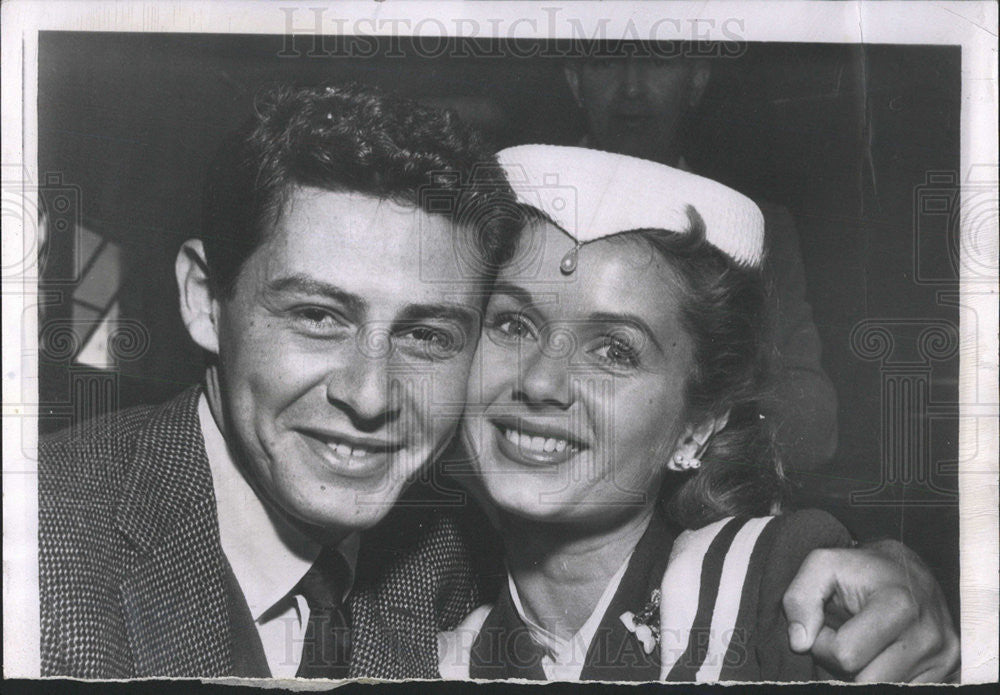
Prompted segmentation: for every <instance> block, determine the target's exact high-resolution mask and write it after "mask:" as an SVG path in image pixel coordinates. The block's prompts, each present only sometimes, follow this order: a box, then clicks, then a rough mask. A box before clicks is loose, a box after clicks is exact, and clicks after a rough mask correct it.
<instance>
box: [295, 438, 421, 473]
mask: <svg viewBox="0 0 1000 695" xmlns="http://www.w3.org/2000/svg"><path fill="white" fill-rule="evenodd" d="M301 433H302V434H303V435H304V436H305V438H306V440H307V441H308V442H309V445H310V447H312V449H313V450H314V451H316V453H318V454H319V455H320V457H321V458H322V459H323V460H324V461H325V462H326V463H327V464H328V465H329V466H330V467H331V468H332V469H333V470H334V471H335V472H337V473H340V474H345V475H351V476H359V477H361V476H367V475H371V474H374V473H376V472H377V471H379V470H380V469H381V468H383V467H384V466H385V465H386V464H387V463H388V461H389V459H390V458H391V455H392V454H394V453H396V452H398V451H400V450H402V449H403V448H404V445H403V444H402V443H398V442H388V441H385V440H382V439H377V438H371V437H352V436H348V435H344V434H341V433H338V432H330V431H325V430H324V431H318V430H302V431H301Z"/></svg>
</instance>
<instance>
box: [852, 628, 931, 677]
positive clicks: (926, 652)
mask: <svg viewBox="0 0 1000 695" xmlns="http://www.w3.org/2000/svg"><path fill="white" fill-rule="evenodd" d="M945 651H947V649H946V644H945V639H944V635H943V634H942V632H941V631H940V629H939V628H938V625H936V624H934V623H933V622H932V621H930V620H921V621H919V622H917V623H916V624H915V625H913V626H912V627H911V628H910V629H908V630H906V631H905V632H904V633H903V634H902V635H901V636H900V638H899V639H897V640H896V641H894V642H893V643H892V644H891V645H889V647H887V648H886V649H885V650H884V651H883V652H882V653H881V654H879V655H878V656H876V657H875V658H874V659H872V661H871V663H869V664H868V665H867V666H865V667H864V668H863V669H861V671H860V672H859V673H858V675H857V676H856V677H855V681H857V682H859V683H873V682H903V681H910V680H913V679H915V678H918V677H921V676H922V677H924V678H942V679H943V678H944V677H945V676H946V675H947V674H948V672H949V670H950V669H948V668H947V667H946V664H945V661H946V660H947V659H945V658H942V656H944V652H945ZM928 667H930V668H928Z"/></svg>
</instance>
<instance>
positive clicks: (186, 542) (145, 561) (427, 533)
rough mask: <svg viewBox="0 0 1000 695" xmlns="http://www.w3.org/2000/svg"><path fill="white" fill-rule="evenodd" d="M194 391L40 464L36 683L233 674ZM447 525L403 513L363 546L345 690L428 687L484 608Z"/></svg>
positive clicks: (438, 518)
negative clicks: (369, 682)
mask: <svg viewBox="0 0 1000 695" xmlns="http://www.w3.org/2000/svg"><path fill="white" fill-rule="evenodd" d="M199 393H200V391H199V389H197V388H192V389H189V390H187V391H185V392H184V393H182V394H181V395H180V396H178V397H177V398H175V399H174V400H172V401H170V402H168V403H166V404H164V405H162V406H158V407H148V406H146V407H139V408H132V409H129V410H125V411H122V412H120V413H117V414H115V415H112V416H108V417H105V418H102V419H100V420H97V421H94V422H92V423H88V424H85V425H83V426H81V427H79V428H76V429H75V430H70V431H66V432H62V433H60V434H58V435H55V436H54V437H52V438H49V439H48V440H46V441H43V443H42V446H41V447H40V452H39V484H38V488H39V587H40V598H41V623H42V624H41V658H42V674H43V675H46V676H72V677H81V678H99V679H110V678H133V677H148V676H165V677H166V676H170V677H224V676H229V675H234V674H233V668H234V666H233V664H234V660H233V654H232V647H231V634H230V632H231V627H230V623H229V619H228V612H227V602H226V593H225V584H224V582H225V574H224V573H225V558H224V555H223V552H222V546H221V543H220V540H219V528H218V521H217V517H216V504H215V497H214V492H213V487H212V477H211V471H210V469H209V465H208V457H207V455H206V453H205V447H204V440H203V437H202V433H201V428H200V426H199V423H198V415H197V402H198V396H199ZM464 547H465V541H463V540H462V539H461V537H460V532H459V530H458V527H457V526H456V524H455V523H454V521H453V520H451V519H450V518H449V517H447V516H445V515H442V514H439V513H437V512H436V511H435V510H433V509H428V510H426V511H421V509H419V508H414V507H402V506H401V507H400V508H398V509H397V510H396V511H394V512H393V513H392V514H390V515H389V516H388V517H387V518H386V519H385V520H384V521H383V522H382V523H380V524H379V525H378V526H376V527H375V528H374V529H372V530H371V531H369V532H366V533H365V534H364V535H363V537H362V543H361V550H360V553H359V559H358V567H357V572H356V578H355V585H354V589H353V590H352V593H351V596H350V599H349V603H350V610H351V615H352V622H353V629H352V632H353V635H352V637H353V650H352V658H351V667H350V675H351V677H373V678H408V677H426V678H433V677H436V676H437V660H436V644H437V643H436V633H437V631H438V630H441V629H446V628H449V627H453V626H454V625H455V624H457V623H458V621H459V620H460V619H461V618H462V617H463V616H464V615H465V614H467V613H468V611H470V610H471V609H472V608H473V607H474V606H475V605H476V602H477V601H478V598H479V597H478V596H477V595H476V590H475V585H474V582H473V571H472V569H471V568H470V566H469V565H468V559H467V557H466V555H465V554H464V553H463V548H464Z"/></svg>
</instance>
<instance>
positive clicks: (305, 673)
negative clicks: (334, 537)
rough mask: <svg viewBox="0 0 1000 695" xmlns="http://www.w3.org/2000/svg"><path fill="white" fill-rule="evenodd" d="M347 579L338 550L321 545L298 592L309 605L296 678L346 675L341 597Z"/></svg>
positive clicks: (347, 632)
mask: <svg viewBox="0 0 1000 695" xmlns="http://www.w3.org/2000/svg"><path fill="white" fill-rule="evenodd" d="M347 579H348V568H347V563H346V562H345V561H344V559H343V557H341V555H340V553H338V552H337V551H336V550H333V549H332V548H324V549H323V551H322V552H320V554H319V557H318V558H316V562H315V563H313V566H312V567H311V568H309V571H308V572H306V574H305V576H304V577H302V581H300V582H299V585H298V591H297V592H296V593H300V594H302V596H303V597H304V598H305V599H306V603H308V604H309V623H308V624H307V625H306V634H305V639H304V640H303V643H302V660H301V661H300V662H299V670H298V671H297V672H296V673H295V675H296V676H297V677H298V678H347V671H348V666H349V665H350V658H351V620H350V616H349V615H348V614H347V608H346V606H344V602H343V600H342V598H341V597H342V596H343V594H344V589H345V587H346V583H347Z"/></svg>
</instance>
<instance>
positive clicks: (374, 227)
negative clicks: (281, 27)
mask: <svg viewBox="0 0 1000 695" xmlns="http://www.w3.org/2000/svg"><path fill="white" fill-rule="evenodd" d="M454 256H455V254H454V253H453V252H452V229H451V223H450V222H449V221H448V220H446V219H445V218H443V217H440V216H436V215H428V214H427V213H425V212H423V211H421V210H419V209H415V208H412V207H408V206H400V205H397V204H394V203H391V202H388V201H384V200H379V199H376V198H372V197H368V196H363V195H359V194H354V193H346V192H337V193H334V192H329V191H325V190H319V189H312V188H298V189H295V191H294V192H293V194H292V196H291V197H290V199H289V201H288V203H287V204H286V206H285V208H284V212H283V214H282V216H281V219H280V220H279V221H278V224H277V226H276V229H275V230H274V232H273V233H272V235H271V236H270V237H269V238H268V240H266V241H265V243H264V244H263V245H262V246H261V247H260V248H258V249H257V250H256V251H255V252H254V253H253V255H252V256H251V257H250V258H249V259H248V260H247V262H246V264H245V266H244V268H243V269H242V271H241V273H240V276H239V278H238V280H237V282H236V286H235V290H234V292H233V295H232V297H231V298H229V299H223V300H221V301H218V302H217V303H216V304H215V314H216V319H215V322H216V331H217V335H218V345H219V377H220V386H221V388H220V392H221V394H222V395H221V399H220V400H221V401H222V404H221V405H222V410H223V412H224V414H225V418H224V419H225V427H224V430H225V433H226V437H227V441H228V442H229V444H230V446H231V447H233V449H234V450H235V451H236V452H237V455H238V458H239V460H240V461H241V462H242V463H243V466H244V470H245V471H246V473H247V475H248V478H249V479H250V482H251V484H252V485H253V486H254V488H255V489H256V490H257V492H258V494H260V495H261V496H262V497H264V498H265V499H267V500H269V501H270V502H272V503H273V504H274V505H276V506H277V507H278V508H280V509H282V510H284V512H285V513H287V514H288V515H290V516H292V517H294V518H296V519H298V520H299V521H300V522H305V523H306V524H309V525H312V526H314V527H317V528H322V529H329V530H353V529H361V528H366V527H368V526H371V525H372V524H374V523H375V522H377V521H378V520H379V519H380V518H382V516H384V515H385V513H386V512H388V510H389V509H390V508H391V507H392V505H393V503H394V502H395V501H396V498H397V497H398V496H399V494H400V492H401V490H402V489H403V487H404V484H405V482H406V480H407V478H408V477H409V476H411V475H412V474H413V473H414V472H415V471H417V470H418V469H419V468H420V467H421V466H423V465H424V464H425V463H427V462H428V461H429V460H430V459H431V458H432V456H434V454H435V452H436V451H437V450H438V449H439V448H440V447H441V446H443V444H444V443H445V442H446V440H447V439H448V438H449V437H450V435H451V433H452V430H453V426H454V424H455V422H456V420H457V416H458V412H456V411H457V410H459V409H460V406H461V403H462V400H463V397H464V395H465V384H466V379H467V377H468V372H469V368H470V364H471V358H472V355H473V353H474V351H475V347H476V342H477V339H478V336H479V327H478V316H479V313H480V309H481V304H482V295H481V294H479V295H477V291H478V289H479V285H480V279H478V278H469V277H464V276H463V274H462V271H461V269H460V268H459V267H458V266H457V264H456V262H455V260H454ZM424 265H427V266H428V267H433V270H434V272H433V275H434V281H433V282H428V281H426V280H422V277H423V276H422V274H421V267H422V266H424Z"/></svg>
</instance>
